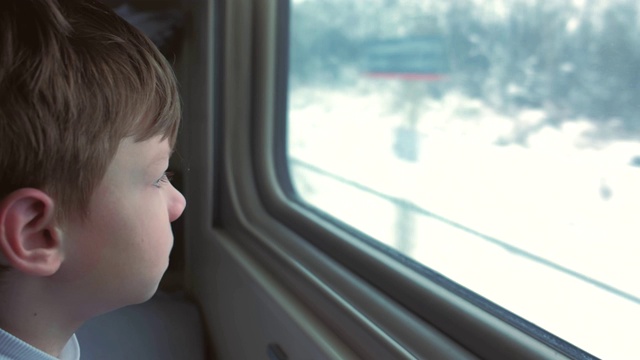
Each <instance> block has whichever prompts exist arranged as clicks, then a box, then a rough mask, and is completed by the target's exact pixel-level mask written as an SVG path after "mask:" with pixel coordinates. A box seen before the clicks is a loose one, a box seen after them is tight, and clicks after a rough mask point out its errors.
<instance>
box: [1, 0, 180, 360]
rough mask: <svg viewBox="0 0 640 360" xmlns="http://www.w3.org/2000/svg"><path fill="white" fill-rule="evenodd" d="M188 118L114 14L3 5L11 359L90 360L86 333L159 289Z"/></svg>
mask: <svg viewBox="0 0 640 360" xmlns="http://www.w3.org/2000/svg"><path fill="white" fill-rule="evenodd" d="M179 119H180V107H179V99H178V94H177V89H176V82H175V79H174V77H173V73H172V71H171V69H170V67H169V65H168V64H167V62H166V61H165V59H164V58H163V57H162V55H161V54H160V53H159V52H158V50H157V49H156V48H155V46H154V45H153V44H152V43H151V42H150V41H149V40H148V39H147V38H146V37H145V36H144V35H142V34H141V33H140V32H139V31H137V30H136V29H135V28H134V27H132V26H131V25H129V24H128V23H127V22H126V21H124V20H123V19H121V18H119V17H118V16H117V15H115V14H114V13H113V12H112V11H111V10H110V9H109V8H107V7H105V6H104V5H102V4H101V3H99V2H97V1H95V0H2V1H0V265H1V266H2V270H1V271H0V329H1V330H0V359H53V358H61V359H78V358H79V349H78V344H77V340H76V339H75V335H74V333H75V331H76V329H78V328H79V327H80V326H81V325H82V323H83V322H84V321H86V320H88V319H89V318H91V317H94V316H96V315H99V314H101V313H104V312H107V311H110V310H113V309H116V308H119V307H122V306H125V305H129V304H134V303H140V302H143V301H145V300H147V299H149V298H150V297H151V296H152V295H153V293H154V292H155V291H156V289H157V286H158V283H159V281H160V278H161V276H162V274H163V273H164V271H165V270H166V268H167V265H168V259H169V252H170V250H171V246H172V243H173V236H172V233H171V227H170V222H171V221H173V220H175V219H177V218H178V217H179V216H180V215H181V213H182V211H183V209H184V207H185V199H184V197H183V196H182V195H181V194H180V193H179V192H178V191H177V190H176V189H175V188H173V187H172V186H171V184H170V183H169V182H168V179H167V175H166V173H165V171H166V168H167V165H168V160H169V156H170V154H171V150H172V148H173V145H174V142H175V137H176V132H177V129H178V123H179Z"/></svg>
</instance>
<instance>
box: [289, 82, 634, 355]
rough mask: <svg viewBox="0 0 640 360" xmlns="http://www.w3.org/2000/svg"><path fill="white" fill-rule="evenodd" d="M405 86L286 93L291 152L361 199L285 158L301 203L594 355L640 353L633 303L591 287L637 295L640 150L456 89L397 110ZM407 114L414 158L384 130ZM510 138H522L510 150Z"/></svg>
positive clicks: (409, 100) (581, 124) (589, 127)
mask: <svg viewBox="0 0 640 360" xmlns="http://www.w3.org/2000/svg"><path fill="white" fill-rule="evenodd" d="M424 88H426V87H419V86H413V87H411V88H409V90H410V91H413V92H415V91H419V89H424ZM403 89H404V90H403ZM406 90H407V89H406V88H403V85H402V84H401V83H393V82H383V81H378V82H375V80H369V81H368V82H364V83H361V84H358V85H357V86H355V87H353V88H347V89H326V88H324V89H323V88H300V89H296V90H295V91H293V92H292V93H291V95H290V111H289V123H290V127H289V144H290V145H289V156H290V157H291V158H292V159H295V160H298V161H302V162H304V163H308V164H312V165H313V166H316V167H318V168H321V169H323V170H324V171H326V172H329V173H332V174H336V175H338V176H340V177H342V178H344V179H346V180H348V181H351V182H353V183H356V184H359V185H360V186H363V187H365V188H369V189H371V190H372V191H364V190H362V189H359V188H357V187H354V186H353V185H351V184H349V183H347V182H345V181H340V180H338V179H336V178H331V177H328V176H325V175H321V174H318V173H316V172H313V171H310V170H308V169H306V168H304V167H301V166H296V165H295V164H296V163H292V164H293V165H292V172H293V181H294V186H295V188H296V189H297V191H298V192H299V193H300V195H301V197H302V198H303V199H304V200H305V201H307V202H309V203H310V204H312V205H314V206H316V207H318V208H319V209H322V210H324V211H326V212H327V213H329V214H332V215H333V216H335V217H337V218H340V219H342V220H343V221H345V222H347V223H349V224H351V225H352V226H354V227H356V228H358V229H360V230H361V231H363V232H365V233H367V234H369V235H371V236H373V237H375V238H376V239H378V240H380V241H381V242H383V243H385V244H387V245H389V246H391V247H394V248H396V249H399V250H400V251H403V252H404V253H406V254H408V255H410V256H411V257H412V258H414V259H415V260H416V261H419V262H421V263H423V264H425V265H427V266H429V267H431V268H433V269H434V270H436V271H438V272H440V273H442V274H444V275H446V276H448V277H449V278H451V279H452V280H454V281H456V282H458V283H460V284H462V285H464V286H466V287H468V288H470V289H471V290H474V291H476V292H478V293H480V294H481V295H483V296H485V297H487V298H488V299H490V300H492V301H494V302H496V303H498V304H500V305H501V306H503V307H505V308H507V309H509V310H511V311H513V312H515V313H516V314H518V315H521V316H522V317H524V318H526V319H528V320H530V321H531V322H533V323H536V324H538V325H539V326H541V327H543V328H545V329H547V330H549V331H550V332H552V333H555V334H556V335H558V336H560V337H561V338H564V339H565V340H567V341H569V342H572V343H574V344H575V345H577V346H579V347H583V348H584V349H585V350H586V351H588V352H591V353H593V354H594V355H596V356H600V357H604V358H629V357H630V356H631V358H634V357H635V358H639V357H640V350H639V349H638V348H637V347H635V346H634V342H635V336H634V334H635V331H634V328H635V326H634V325H636V324H638V323H640V308H639V307H638V305H639V304H638V303H637V302H634V301H632V300H629V298H625V297H622V296H619V295H617V294H615V293H613V292H611V291H607V290H606V289H603V288H602V287H598V286H597V284H598V282H600V283H602V284H606V285H607V286H610V287H613V288H615V289H617V290H619V291H621V292H624V293H626V294H628V295H630V297H635V298H636V299H637V298H640V282H638V281H637V280H636V279H635V275H636V274H637V273H639V272H640V262H638V261H636V259H637V257H638V255H639V254H640V241H638V240H639V239H640V221H638V220H637V217H638V216H640V168H638V167H634V166H630V160H631V159H632V158H633V157H634V156H637V155H640V141H628V140H627V141H621V140H599V141H597V142H596V141H595V140H594V138H593V137H592V136H590V135H591V134H593V133H594V132H596V131H597V130H598V129H597V128H595V127H594V125H593V122H590V121H588V119H572V120H573V121H569V122H564V123H562V124H561V125H555V126H554V125H551V124H546V123H545V120H546V117H547V116H546V113H545V112H544V111H543V110H541V109H520V110H519V111H517V112H515V113H514V114H512V115H510V116H507V115H504V114H500V113H499V112H497V111H496V110H494V109H492V108H490V107H489V106H487V105H486V104H483V103H481V102H479V101H477V100H474V99H470V98H468V97H465V96H464V95H463V94H460V93H456V92H451V93H448V94H446V95H445V96H444V97H443V98H442V99H441V100H433V99H431V100H429V99H427V98H426V97H415V96H406V97H405V101H404V102H402V101H401V103H398V94H405V95H406V94H407V93H406ZM512 90H513V91H517V89H516V88H515V87H514V89H512ZM402 91H405V92H404V93H403V92H402ZM411 113H414V114H416V115H415V116H416V118H415V119H414V122H415V131H416V132H417V134H418V139H419V152H418V160H417V161H416V162H408V161H405V160H401V159H399V158H398V157H397V156H396V155H395V154H394V151H393V146H394V142H395V141H396V139H395V138H394V136H395V135H394V134H395V129H396V128H398V127H401V126H405V127H406V126H411V125H410V124H411V121H412V120H411V119H410V117H411V116H410V115H408V114H411ZM518 134H519V135H523V134H524V135H526V136H524V137H523V136H520V139H525V140H524V141H520V142H518V141H514V139H516V138H517V136H515V135H518ZM380 194H382V195H384V196H388V197H393V198H396V199H400V200H405V201H409V202H411V203H413V204H415V205H417V206H418V207H420V208H422V209H425V210H427V211H429V212H432V213H434V214H436V215H438V216H440V217H442V218H444V219H448V220H449V221H453V222H455V223H458V224H461V225H463V226H464V227H466V228H469V229H472V230H473V231H476V232H478V233H482V234H484V235H486V236H487V237H489V238H493V239H496V240H498V241H502V242H505V243H508V244H510V245H512V246H515V247H517V248H519V249H521V250H522V251H524V252H526V253H529V254H532V255H534V256H537V257H540V258H543V259H545V260H546V261H549V262H552V263H554V264H557V265H559V266H561V267H564V268H566V269H569V270H570V271H574V272H576V273H579V274H582V275H583V276H585V277H588V278H590V279H593V280H594V282H592V283H589V282H586V281H584V280H582V279H580V278H577V277H575V276H571V275H570V274H567V273H566V272H562V271H558V269H554V268H552V267H549V266H547V265H545V264H543V263H541V262H538V261H534V260H532V259H531V258H527V257H523V256H520V255H518V254H515V253H513V252H509V251H507V250H505V248H503V247H500V246H498V245H496V244H495V243H492V242H490V241H486V240H485V239H483V238H482V237H479V236H478V235H474V234H473V233H471V232H468V231H464V230H461V229H460V228H457V227H454V226H452V225H451V224H450V223H447V222H444V221H441V220H439V219H438V218H433V217H429V216H426V215H423V214H418V213H411V212H409V211H408V210H406V209H404V210H403V209H401V208H399V207H398V206H397V205H395V204H394V203H392V202H390V201H389V200H388V199H386V198H385V197H383V196H380ZM402 234H409V236H407V235H402ZM594 284H595V285H594Z"/></svg>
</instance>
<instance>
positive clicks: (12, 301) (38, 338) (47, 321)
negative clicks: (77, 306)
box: [0, 278, 82, 357]
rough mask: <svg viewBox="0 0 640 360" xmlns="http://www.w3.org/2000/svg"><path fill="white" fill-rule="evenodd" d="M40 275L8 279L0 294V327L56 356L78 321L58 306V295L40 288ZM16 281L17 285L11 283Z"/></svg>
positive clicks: (74, 329) (80, 323)
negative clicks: (54, 295)
mask: <svg viewBox="0 0 640 360" xmlns="http://www.w3.org/2000/svg"><path fill="white" fill-rule="evenodd" d="M42 281H44V279H39V278H30V279H25V278H21V279H20V280H19V281H16V282H8V284H6V285H7V286H6V287H5V290H6V291H3V292H2V294H8V296H6V297H3V298H0V308H2V312H0V328H2V329H3V330H4V331H6V332H8V333H10V334H11V335H13V336H15V337H17V338H18V339H20V340H22V341H24V342H26V343H27V344H29V345H31V346H33V347H35V348H37V349H39V350H41V351H43V352H45V353H47V354H50V355H52V356H54V357H59V356H60V353H61V352H62V349H63V348H64V347H65V345H66V344H67V342H68V341H69V339H70V338H71V337H72V336H73V334H74V333H75V331H76V330H77V329H78V328H79V327H80V326H81V325H82V321H72V320H70V319H69V318H68V314H69V312H68V310H67V309H65V306H61V304H60V303H61V301H60V299H57V298H54V297H52V296H51V294H48V293H47V292H46V291H43V290H44V289H46V288H47V286H46V285H44V284H42ZM16 284H19V286H12V285H16Z"/></svg>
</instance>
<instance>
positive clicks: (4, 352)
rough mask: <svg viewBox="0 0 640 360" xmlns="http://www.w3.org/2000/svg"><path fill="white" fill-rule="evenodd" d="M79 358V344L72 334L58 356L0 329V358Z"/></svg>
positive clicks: (12, 359) (41, 359) (9, 359)
mask: <svg viewBox="0 0 640 360" xmlns="http://www.w3.org/2000/svg"><path fill="white" fill-rule="evenodd" d="M58 359H59V360H80V345H78V339H77V338H76V335H75V334H74V335H73V336H72V337H71V339H69V341H68V342H67V344H66V345H65V346H64V348H63V349H62V352H61V353H60V357H59V358H55V357H53V356H51V355H49V354H47V353H45V352H44V351H42V350H38V349H36V348H35V347H33V346H31V345H29V344H27V343H26V342H24V341H22V340H20V339H18V338H17V337H15V336H13V335H11V334H9V333H8V332H6V331H4V330H2V329H0V360H58Z"/></svg>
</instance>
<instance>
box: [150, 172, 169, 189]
mask: <svg viewBox="0 0 640 360" xmlns="http://www.w3.org/2000/svg"><path fill="white" fill-rule="evenodd" d="M172 178H173V171H165V172H164V174H162V176H161V177H160V179H158V180H156V181H155V182H154V183H153V186H155V187H161V186H162V184H163V183H169V182H171V179H172Z"/></svg>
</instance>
